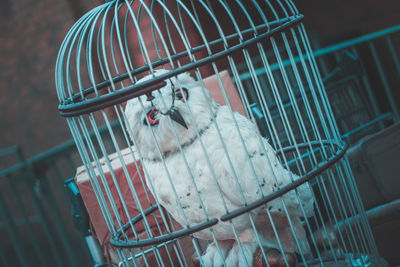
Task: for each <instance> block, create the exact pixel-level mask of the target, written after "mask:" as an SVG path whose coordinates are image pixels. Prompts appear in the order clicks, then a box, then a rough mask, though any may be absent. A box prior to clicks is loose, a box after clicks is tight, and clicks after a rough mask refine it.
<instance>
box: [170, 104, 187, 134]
mask: <svg viewBox="0 0 400 267" xmlns="http://www.w3.org/2000/svg"><path fill="white" fill-rule="evenodd" d="M168 115H169V116H170V117H171V119H172V120H173V121H175V122H177V123H179V124H180V125H182V126H183V127H185V128H186V129H187V128H188V127H187V125H186V123H185V120H184V119H183V117H182V115H181V114H180V113H179V111H177V110H176V109H175V108H172V109H170V110H169V112H168Z"/></svg>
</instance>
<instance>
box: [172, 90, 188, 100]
mask: <svg viewBox="0 0 400 267" xmlns="http://www.w3.org/2000/svg"><path fill="white" fill-rule="evenodd" d="M175 97H176V99H178V100H181V101H184V100H185V99H186V100H187V99H188V97H189V94H188V90H187V89H186V88H184V87H183V88H180V89H177V90H176V91H175Z"/></svg>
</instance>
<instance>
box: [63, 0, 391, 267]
mask: <svg viewBox="0 0 400 267" xmlns="http://www.w3.org/2000/svg"><path fill="white" fill-rule="evenodd" d="M302 19H303V16H302V15H301V14H300V13H299V12H298V10H297V9H296V7H295V5H294V4H293V3H292V2H291V1H279V0H274V1H261V0H259V1H255V0H252V1H239V0H236V1H223V0H219V1H208V0H204V1H203V0H185V1H183V0H182V1H180V0H177V1H164V0H148V1H145V0H139V1H136V0H135V1H109V2H107V3H105V4H103V5H101V6H98V7H96V8H94V9H93V10H91V11H89V12H88V13H87V14H85V15H84V16H83V17H82V18H81V19H79V20H78V21H77V23H76V24H75V25H74V26H73V27H72V28H71V30H70V31H69V32H68V34H67V36H66V38H65V40H64V42H63V44H62V46H61V48H60V52H59V55H58V59H57V64H56V86H57V92H58V96H59V101H60V107H59V110H60V113H61V115H62V116H64V117H66V119H67V122H68V125H69V127H70V129H71V132H72V135H73V137H74V139H75V142H76V145H77V148H78V150H79V153H80V156H81V158H82V162H83V166H82V167H80V168H78V170H77V175H76V178H75V182H76V183H77V185H78V187H79V190H80V192H81V195H82V197H83V200H84V202H85V206H86V208H87V210H88V213H89V216H90V219H91V223H92V225H93V230H94V232H95V234H96V237H97V238H98V240H99V242H100V244H101V245H102V247H103V250H104V254H105V255H106V256H107V258H108V259H109V261H110V263H112V264H114V265H117V266H190V265H193V264H201V265H203V266H228V267H229V266H295V265H296V266H303V265H304V266H330V265H337V266H374V265H375V266H381V265H382V264H383V261H381V260H380V258H379V255H378V252H377V249H376V246H375V243H374V239H373V236H372V233H371V229H370V227H369V224H368V221H367V218H366V215H365V212H364V209H363V206H362V203H361V201H360V197H359V194H358V191H357V188H356V184H355V182H354V179H353V176H352V172H351V169H350V167H349V164H348V162H347V160H346V158H345V156H344V154H345V152H346V149H347V145H346V144H345V143H344V142H343V141H342V140H341V139H340V136H339V134H338V130H337V126H336V124H335V120H334V117H333V114H332V110H331V107H330V105H329V102H328V99H327V96H326V93H325V90H324V87H323V84H322V82H321V77H320V75H319V72H318V68H317V66H316V63H315V60H314V58H313V55H312V51H311V47H310V44H309V41H308V39H307V34H306V31H305V29H304V26H303V24H302V22H301V21H302ZM244 81H245V82H244Z"/></svg>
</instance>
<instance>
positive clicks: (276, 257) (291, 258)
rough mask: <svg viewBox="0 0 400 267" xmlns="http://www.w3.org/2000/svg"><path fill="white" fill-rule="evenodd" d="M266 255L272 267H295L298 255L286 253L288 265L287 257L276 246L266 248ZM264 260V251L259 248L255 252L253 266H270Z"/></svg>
mask: <svg viewBox="0 0 400 267" xmlns="http://www.w3.org/2000/svg"><path fill="white" fill-rule="evenodd" d="M264 251H265V256H266V257H267V261H268V265H269V266H270V267H285V266H289V267H294V266H296V257H295V255H294V254H293V253H285V256H286V260H287V262H288V265H286V262H285V258H284V257H283V255H282V254H281V252H280V251H279V250H277V249H275V248H269V249H264ZM268 265H267V264H266V262H265V260H264V257H263V254H262V251H261V249H260V248H257V250H256V252H255V253H254V260H253V267H267V266H268Z"/></svg>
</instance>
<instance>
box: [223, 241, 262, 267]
mask: <svg viewBox="0 0 400 267" xmlns="http://www.w3.org/2000/svg"><path fill="white" fill-rule="evenodd" d="M257 246H258V245H257V243H255V242H248V243H241V244H240V245H238V244H237V243H235V244H234V246H233V247H232V249H231V251H230V252H229V255H228V257H226V260H225V262H226V266H228V267H236V266H239V267H240V266H253V254H254V252H255V251H256V249H257Z"/></svg>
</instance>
